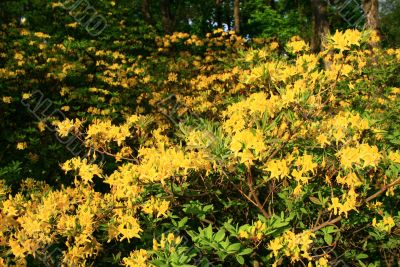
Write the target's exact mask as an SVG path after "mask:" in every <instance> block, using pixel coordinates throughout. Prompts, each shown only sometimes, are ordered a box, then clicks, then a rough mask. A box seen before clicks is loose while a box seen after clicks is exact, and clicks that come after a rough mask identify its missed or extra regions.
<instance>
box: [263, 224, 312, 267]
mask: <svg viewBox="0 0 400 267" xmlns="http://www.w3.org/2000/svg"><path fill="white" fill-rule="evenodd" d="M313 238H315V234H313V233H312V232H311V231H303V232H301V233H299V234H295V233H294V232H292V231H290V230H289V231H286V232H284V233H283V235H281V236H280V237H277V238H275V239H273V240H271V241H270V242H269V245H268V249H269V250H272V254H273V256H274V257H275V264H276V262H278V260H279V259H280V258H281V257H282V256H286V257H290V259H291V261H292V262H297V261H300V260H301V259H302V258H305V259H308V260H312V257H311V255H310V254H309V253H308V251H309V249H310V246H311V244H312V243H313ZM275 266H276V265H275Z"/></svg>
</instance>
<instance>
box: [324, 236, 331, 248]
mask: <svg viewBox="0 0 400 267" xmlns="http://www.w3.org/2000/svg"><path fill="white" fill-rule="evenodd" d="M324 240H325V242H326V243H327V244H328V245H329V246H330V245H332V241H333V237H332V235H330V234H325V235H324Z"/></svg>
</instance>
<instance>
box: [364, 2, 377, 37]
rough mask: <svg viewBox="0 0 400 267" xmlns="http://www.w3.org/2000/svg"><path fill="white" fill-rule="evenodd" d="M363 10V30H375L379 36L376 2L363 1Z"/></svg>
mask: <svg viewBox="0 0 400 267" xmlns="http://www.w3.org/2000/svg"><path fill="white" fill-rule="evenodd" d="M363 9H364V14H365V28H366V29H369V30H375V31H377V33H378V34H380V30H379V2H378V0H364V2H363Z"/></svg>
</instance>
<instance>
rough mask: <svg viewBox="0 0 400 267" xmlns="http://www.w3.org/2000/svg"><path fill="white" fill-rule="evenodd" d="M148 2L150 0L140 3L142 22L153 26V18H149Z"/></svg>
mask: <svg viewBox="0 0 400 267" xmlns="http://www.w3.org/2000/svg"><path fill="white" fill-rule="evenodd" d="M150 1H151V0H143V2H142V14H143V17H144V20H145V21H146V22H147V23H148V24H150V25H154V20H153V17H152V16H151V13H150Z"/></svg>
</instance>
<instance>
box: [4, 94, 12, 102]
mask: <svg viewBox="0 0 400 267" xmlns="http://www.w3.org/2000/svg"><path fill="white" fill-rule="evenodd" d="M3 102H4V103H6V104H10V103H11V102H12V97H11V96H3Z"/></svg>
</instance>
